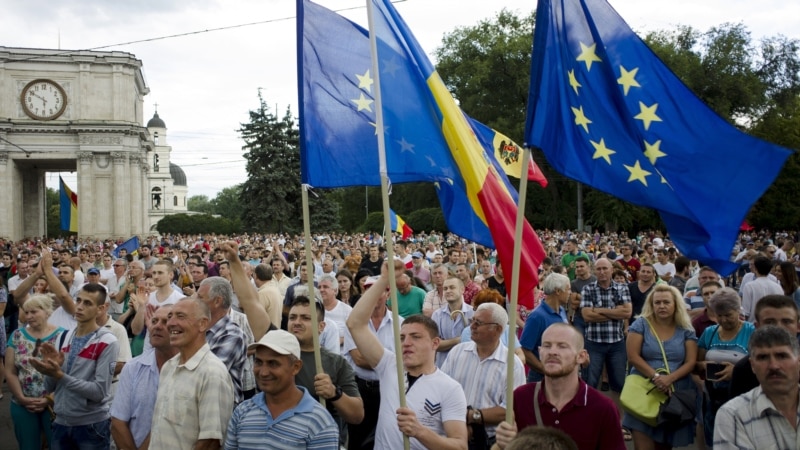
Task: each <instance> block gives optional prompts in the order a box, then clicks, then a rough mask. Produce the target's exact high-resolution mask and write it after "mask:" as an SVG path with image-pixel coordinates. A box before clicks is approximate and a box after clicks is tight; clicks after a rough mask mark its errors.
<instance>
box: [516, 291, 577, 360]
mask: <svg viewBox="0 0 800 450" xmlns="http://www.w3.org/2000/svg"><path fill="white" fill-rule="evenodd" d="M554 323H568V321H567V311H566V310H565V309H564V307H562V306H559V307H558V312H555V311H553V308H551V307H550V305H548V304H547V303H545V302H544V301H543V302H542V303H540V304H539V306H538V307H536V309H534V310H533V312H532V313H531V314H530V315H529V316H528V320H526V321H525V327H524V328H523V329H522V338H520V340H519V342H520V344H521V345H522V348H524V349H526V350H529V351H531V352H532V353H533V354H534V355H535V356H536V357H537V358H539V346H540V345H542V334H544V330H546V329H547V327H549V326H550V325H552V324H554ZM531 372H535V371H534V370H531ZM537 373H538V372H537Z"/></svg>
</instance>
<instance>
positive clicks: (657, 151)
mask: <svg viewBox="0 0 800 450" xmlns="http://www.w3.org/2000/svg"><path fill="white" fill-rule="evenodd" d="M644 147H645V151H644V156H647V159H649V160H650V164H652V165H654V166H655V165H656V161H657V160H658V158H661V157H663V156H667V154H666V153H664V152H662V151H661V140H660V139H659V140H657V141H656V142H654V143H652V144H651V143H649V142H647V141H644Z"/></svg>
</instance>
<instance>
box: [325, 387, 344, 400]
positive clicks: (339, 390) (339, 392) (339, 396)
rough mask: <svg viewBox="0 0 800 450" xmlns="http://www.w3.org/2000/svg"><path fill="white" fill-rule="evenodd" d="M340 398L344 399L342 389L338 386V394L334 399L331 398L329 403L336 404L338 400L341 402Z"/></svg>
mask: <svg viewBox="0 0 800 450" xmlns="http://www.w3.org/2000/svg"><path fill="white" fill-rule="evenodd" d="M340 398H342V388H341V387H339V386H336V393H335V394H334V395H333V397H331V398H329V399H328V401H330V402H335V401H336V400H339V399H340Z"/></svg>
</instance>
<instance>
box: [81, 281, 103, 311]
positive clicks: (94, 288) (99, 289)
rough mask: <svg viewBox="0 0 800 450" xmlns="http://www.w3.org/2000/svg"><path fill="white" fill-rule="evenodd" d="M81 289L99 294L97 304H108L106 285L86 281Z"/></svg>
mask: <svg viewBox="0 0 800 450" xmlns="http://www.w3.org/2000/svg"><path fill="white" fill-rule="evenodd" d="M81 290H82V291H84V292H88V293H90V294H97V306H102V305H105V304H106V288H105V286H103V285H101V284H97V283H86V284H84V285H83V286H82V287H81Z"/></svg>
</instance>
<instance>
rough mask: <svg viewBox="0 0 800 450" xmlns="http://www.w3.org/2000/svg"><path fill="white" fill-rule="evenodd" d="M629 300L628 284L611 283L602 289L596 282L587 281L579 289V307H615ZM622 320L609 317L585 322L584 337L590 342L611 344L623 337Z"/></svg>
mask: <svg viewBox="0 0 800 450" xmlns="http://www.w3.org/2000/svg"><path fill="white" fill-rule="evenodd" d="M630 302H631V292H630V291H629V290H628V286H627V285H625V284H620V283H614V282H612V283H611V286H609V287H608V289H603V288H602V287H600V286H599V285H598V284H597V281H595V282H594V283H589V284H587V285H586V286H584V287H583V291H581V308H611V309H613V308H616V307H617V306H620V305H624V304H626V303H630ZM624 324H625V321H624V320H613V319H609V320H607V321H605V322H587V323H586V331H585V336H584V337H585V338H586V339H588V340H590V341H592V342H599V343H604V344H613V343H615V342H619V341H621V340H623V339H625V335H624V334H623V332H622V329H623V326H624Z"/></svg>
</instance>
